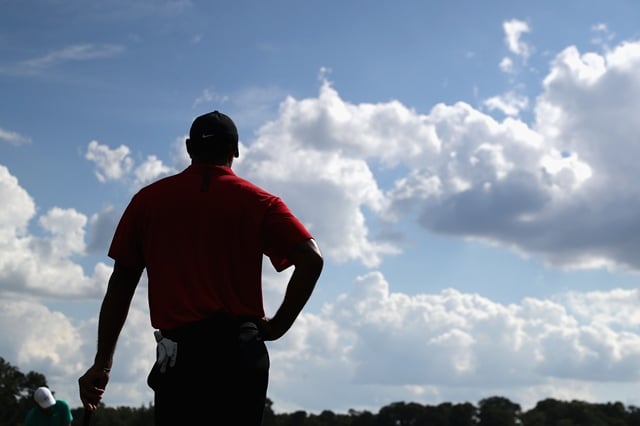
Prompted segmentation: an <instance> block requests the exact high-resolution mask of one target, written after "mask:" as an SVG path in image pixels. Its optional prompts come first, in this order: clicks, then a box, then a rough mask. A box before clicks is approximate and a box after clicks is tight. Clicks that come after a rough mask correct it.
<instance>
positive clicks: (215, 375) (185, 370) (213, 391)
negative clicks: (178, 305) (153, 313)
mask: <svg viewBox="0 0 640 426" xmlns="http://www.w3.org/2000/svg"><path fill="white" fill-rule="evenodd" d="M243 323H245V321H244V320H237V319H229V318H214V319H212V320H207V321H203V322H201V323H195V324H191V325H189V326H186V327H184V328H181V329H179V330H172V331H163V336H165V337H167V338H169V339H171V340H174V341H176V342H178V351H177V358H176V364H175V366H173V367H167V369H166V371H165V372H164V373H161V372H160V368H159V367H158V366H157V365H154V367H153V369H152V370H151V373H150V374H149V377H148V380H147V383H148V384H149V386H150V387H151V388H152V389H153V390H154V392H155V398H154V406H155V424H156V425H158V426H165V425H174V426H175V425H234V426H260V425H261V423H262V416H263V412H264V407H265V399H266V394H267V385H268V380H269V355H268V353H267V348H266V346H265V344H264V342H263V341H262V339H261V338H260V335H259V333H258V330H257V328H253V329H252V328H251V327H248V328H247V327H246V326H245V327H244V328H240V325H241V324H243Z"/></svg>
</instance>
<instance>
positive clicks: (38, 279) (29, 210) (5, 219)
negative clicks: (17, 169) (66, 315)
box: [0, 166, 106, 299]
mask: <svg viewBox="0 0 640 426" xmlns="http://www.w3.org/2000/svg"><path fill="white" fill-rule="evenodd" d="M0 196H2V199H3V200H4V202H5V203H6V206H7V208H4V209H2V210H1V212H0V236H2V238H0V294H2V295H11V294H23V295H26V296H28V297H38V296H39V297H49V298H64V299H69V298H80V297H91V296H95V295H96V294H97V293H98V292H99V291H100V289H101V288H102V287H103V285H104V283H106V281H103V280H104V278H105V273H104V265H102V264H100V263H99V264H97V265H96V266H95V267H94V270H93V272H92V275H90V276H87V275H85V273H84V271H83V268H82V267H81V266H80V265H78V264H77V263H75V261H74V260H73V256H74V255H82V254H84V251H85V243H84V235H85V230H84V227H85V225H86V223H87V218H86V216H84V215H83V214H81V213H79V212H77V211H76V210H74V209H61V208H58V207H54V208H52V209H51V210H49V211H48V212H46V213H45V214H44V215H42V216H40V217H39V218H38V222H39V224H40V226H41V227H42V228H43V230H44V231H45V233H46V235H45V236H36V235H33V234H31V233H30V232H29V223H30V222H31V221H32V219H33V218H34V216H35V213H36V209H35V203H34V202H33V200H32V199H31V197H30V196H29V195H28V193H27V192H26V191H25V190H24V189H23V188H22V187H21V186H20V185H19V184H18V181H17V179H16V178H15V177H13V176H12V175H11V174H10V173H9V171H8V170H7V169H6V167H4V166H0Z"/></svg>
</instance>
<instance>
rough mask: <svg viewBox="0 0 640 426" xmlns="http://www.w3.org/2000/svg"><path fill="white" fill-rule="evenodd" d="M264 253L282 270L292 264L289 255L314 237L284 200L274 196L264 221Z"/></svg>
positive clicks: (274, 265) (275, 266)
mask: <svg viewBox="0 0 640 426" xmlns="http://www.w3.org/2000/svg"><path fill="white" fill-rule="evenodd" d="M263 238H264V240H263V241H264V254H265V255H267V256H268V257H269V259H270V260H271V264H272V265H273V267H274V268H275V269H276V271H278V272H280V271H283V270H285V269H287V268H288V267H289V266H291V261H290V260H289V259H288V258H287V256H288V255H289V254H290V253H291V251H292V250H293V249H294V248H295V247H296V246H297V245H299V244H301V243H302V242H304V241H306V240H308V239H310V238H313V237H312V235H311V233H310V232H309V231H308V230H307V228H305V226H304V225H303V224H302V223H301V222H300V221H299V220H298V219H297V218H296V217H295V216H294V215H293V214H292V213H291V211H290V210H289V208H288V207H287V206H286V204H284V202H283V201H282V200H281V199H280V198H278V197H274V198H273V200H272V202H271V204H270V206H269V208H268V209H267V211H266V214H265V217H264V222H263Z"/></svg>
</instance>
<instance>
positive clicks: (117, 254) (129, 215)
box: [109, 195, 145, 267]
mask: <svg viewBox="0 0 640 426" xmlns="http://www.w3.org/2000/svg"><path fill="white" fill-rule="evenodd" d="M141 214H142V212H141V206H140V199H139V197H138V196H137V195H136V196H134V197H133V198H132V199H131V202H130V203H129V205H128V206H127V208H126V209H125V211H124V213H123V214H122V217H121V218H120V222H119V223H118V227H117V228H116V232H115V234H114V236H113V240H112V241H111V246H110V247H109V257H110V258H112V259H113V260H115V261H117V262H120V263H122V264H123V265H127V266H132V267H142V266H144V264H145V263H144V256H143V254H142V220H141Z"/></svg>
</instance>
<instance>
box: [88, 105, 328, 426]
mask: <svg viewBox="0 0 640 426" xmlns="http://www.w3.org/2000/svg"><path fill="white" fill-rule="evenodd" d="M186 145H187V151H188V153H189V155H190V157H191V160H192V163H191V165H190V166H189V167H188V168H187V169H185V170H184V171H183V172H182V173H179V174H176V175H174V176H170V177H167V178H164V179H162V180H159V181H157V182H155V183H153V184H151V185H149V186H147V187H145V188H143V189H142V190H140V191H139V192H138V193H137V194H136V195H135V196H134V197H133V198H132V200H131V202H130V203H129V205H128V206H127V208H126V210H125V212H124V214H123V216H122V218H121V219H120V223H119V224H118V228H117V230H116V233H115V235H114V238H113V241H112V243H111V247H110V249H109V256H110V257H111V258H113V259H114V261H115V263H114V268H113V273H112V275H111V278H110V279H109V285H108V288H107V292H106V294H105V297H104V300H103V302H102V307H101V309H100V319H99V325H98V349H97V353H96V356H95V360H94V364H93V365H92V366H91V367H90V368H89V370H87V372H86V373H85V374H84V375H83V376H82V377H81V378H80V379H79V387H80V398H81V400H82V402H83V404H84V406H85V408H86V409H88V410H95V408H96V407H97V405H98V404H99V402H100V400H101V398H102V395H103V393H104V390H105V387H106V384H107V382H108V380H109V373H110V370H111V365H112V361H113V353H114V351H115V346H116V342H117V340H118V337H119V335H120V331H121V329H122V326H123V325H124V322H125V320H126V316H127V313H128V311H129V305H130V302H131V299H132V297H133V294H134V291H135V288H136V286H137V284H138V281H139V279H140V276H141V274H142V271H143V270H144V269H145V268H146V270H147V276H148V278H149V290H148V291H149V310H150V316H151V324H152V325H153V327H154V328H156V329H158V331H156V332H155V336H156V340H157V342H158V347H157V361H156V364H155V365H154V368H153V369H152V371H151V373H150V375H149V377H148V384H149V386H151V388H152V389H153V390H154V392H155V401H154V402H155V404H154V405H155V420H156V424H158V425H164V424H167V425H169V424H171V425H176V424H195V422H196V421H198V422H201V421H202V420H205V419H208V420H207V423H213V424H218V423H216V421H218V422H221V423H219V424H234V425H259V424H260V423H261V418H262V412H263V409H264V404H265V398H266V390H267V381H268V370H269V358H268V354H267V350H266V346H265V344H264V341H265V340H275V339H278V338H280V337H281V336H282V335H283V334H284V333H286V331H287V330H288V329H289V328H290V327H291V325H292V324H293V322H294V321H295V319H296V318H297V316H298V314H299V313H300V312H301V310H302V308H303V307H304V305H305V304H306V302H307V300H308V299H309V297H310V295H311V293H312V291H313V288H314V286H315V284H316V281H317V280H318V278H319V276H320V272H321V271H322V265H323V259H322V255H321V254H320V251H319V249H318V246H317V245H316V243H315V240H314V239H313V238H312V236H311V234H310V233H309V231H307V229H306V228H305V227H304V226H303V225H302V223H301V222H300V221H299V220H298V219H296V218H295V217H294V216H293V214H292V213H291V212H290V211H289V209H288V207H287V206H286V205H285V204H284V202H283V201H282V200H281V199H280V198H278V197H276V196H274V195H271V194H269V193H268V192H266V191H264V190H263V189H261V188H259V187H257V186H255V185H254V184H252V183H250V182H248V181H246V180H244V179H242V178H240V177H238V176H236V175H235V174H234V173H233V171H232V170H231V165H232V163H233V159H234V158H237V157H238V133H237V129H236V126H235V124H234V123H233V121H232V120H231V118H229V117H228V116H226V115H224V114H222V113H220V112H218V111H214V112H211V113H208V114H204V115H202V116H200V117H198V118H196V119H195V120H194V122H193V124H192V126H191V130H190V134H189V139H187V141H186ZM263 255H266V256H267V257H269V259H270V261H271V263H272V265H273V266H274V268H275V269H276V270H277V271H282V270H284V269H286V268H288V267H289V266H294V272H293V275H292V276H291V278H290V280H289V283H288V285H287V289H286V293H285V296H284V300H283V301H282V304H281V305H280V307H279V309H278V310H277V312H276V314H275V315H274V316H273V318H271V319H268V318H265V313H264V310H263V305H262V285H261V271H262V259H263ZM213 419H215V420H213Z"/></svg>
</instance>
